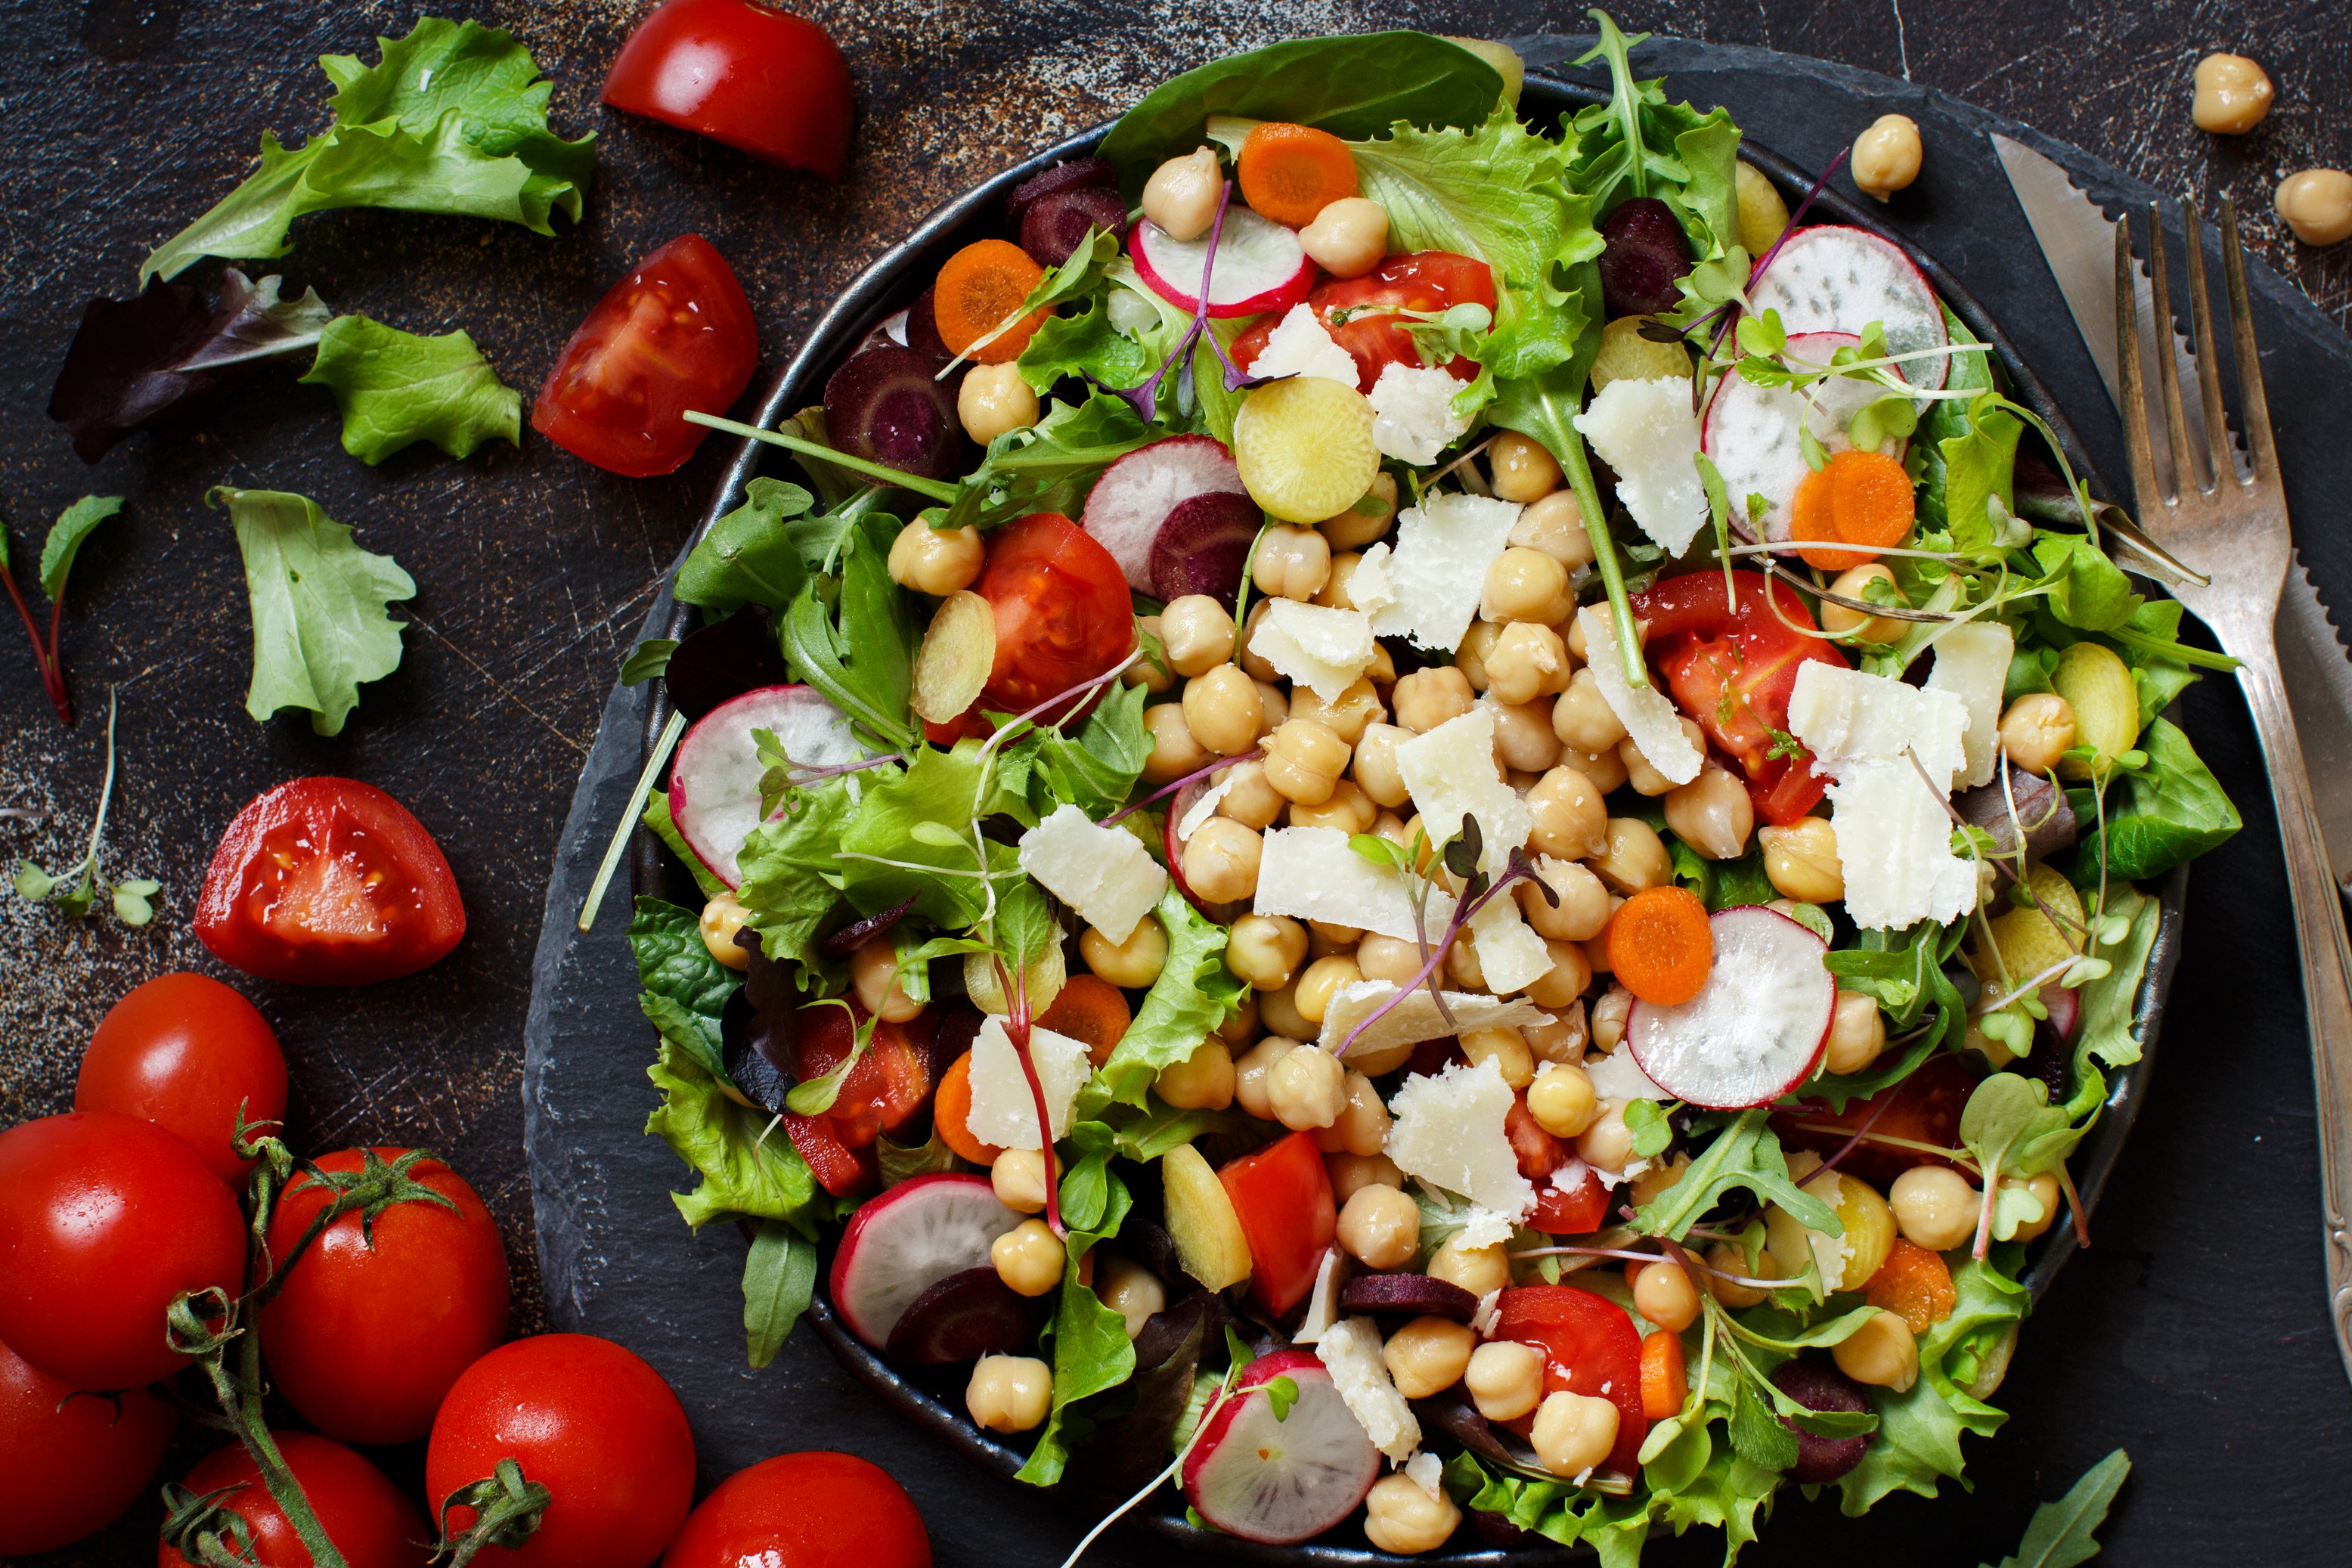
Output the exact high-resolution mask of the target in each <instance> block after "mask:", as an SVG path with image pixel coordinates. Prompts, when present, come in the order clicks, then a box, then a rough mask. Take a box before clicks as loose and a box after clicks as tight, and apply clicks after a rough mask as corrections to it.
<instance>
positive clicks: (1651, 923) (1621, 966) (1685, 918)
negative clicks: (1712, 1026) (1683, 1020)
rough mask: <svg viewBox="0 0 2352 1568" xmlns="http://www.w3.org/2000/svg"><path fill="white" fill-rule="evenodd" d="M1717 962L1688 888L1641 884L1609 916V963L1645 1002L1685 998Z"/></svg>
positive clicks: (1622, 982) (1712, 940) (1702, 906)
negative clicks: (1657, 886)
mask: <svg viewBox="0 0 2352 1568" xmlns="http://www.w3.org/2000/svg"><path fill="white" fill-rule="evenodd" d="M1714 966H1715V933H1714V931H1711V930H1710V929H1709V928H1708V926H1707V923H1706V905H1705V904H1702V903H1700V902H1699V901H1698V896H1697V895H1696V893H1693V892H1692V891H1691V890H1690V889H1687V888H1644V889H1642V891H1640V892H1638V893H1636V894H1634V895H1633V897H1632V898H1630V899H1628V900H1625V901H1624V902H1623V903H1622V904H1620V905H1618V906H1617V912H1616V913H1615V914H1613V915H1612V916H1610V917H1609V967H1610V970H1611V972H1612V973H1614V974H1615V975H1616V976H1617V984H1620V985H1622V986H1623V987H1624V988H1625V989H1626V990H1628V991H1631V992H1632V993H1633V994H1634V995H1636V996H1638V997H1640V998H1641V999H1642V1000H1643V1001H1644V1002H1655V1003H1657V1004H1659V1005H1661V1006H1672V1005H1675V1003H1678V1002H1687V1001H1689V1000H1690V999H1691V998H1692V997H1694V996H1696V995H1697V994H1698V993H1699V987H1700V986H1702V985H1705V984H1706V973H1707V971H1708V970H1709V969H1711V968H1713V967H1714Z"/></svg>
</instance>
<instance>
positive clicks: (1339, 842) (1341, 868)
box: [1253, 827, 1454, 942]
mask: <svg viewBox="0 0 2352 1568" xmlns="http://www.w3.org/2000/svg"><path fill="white" fill-rule="evenodd" d="M1253 907H1254V908H1255V910H1256V911H1257V912H1258V913H1259V914H1262V915H1288V916H1290V917H1291V918H1292V919H1294V920H1302V921H1328V923H1330V924H1332V925H1342V926H1354V927H1356V928H1358V929H1359V930H1360V931H1374V932H1377V933H1378V934H1380V935H1381V936H1392V937H1395V938H1397V939H1398V940H1400V941H1402V942H1411V941H1412V940H1413V936H1414V933H1415V932H1416V931H1417V930H1418V929H1419V928H1418V927H1417V926H1416V925H1415V924H1414V922H1413V918H1412V900H1410V899H1409V898H1407V897H1406V896H1405V888H1404V878H1403V876H1402V874H1401V873H1400V872H1399V871H1398V870H1397V868H1395V867H1393V866H1386V865H1378V864H1375V863H1374V862H1372V861H1370V860H1367V859H1365V858H1363V857H1362V856H1361V855H1359V854H1357V853H1356V852H1355V850H1353V849H1352V848H1349V846H1348V836H1347V835H1346V834H1345V833H1342V832H1340V831H1339V829H1338V828H1336V827H1276V828H1274V829H1272V830H1271V831H1269V832H1268V833H1267V834H1266V836H1265V840H1264V847H1263V848H1262V849H1261V850H1260V852H1259V855H1258V863H1257V897H1256V900H1255V903H1254V905H1253ZM1453 918H1454V900H1452V899H1450V898H1448V897H1446V895H1445V894H1444V892H1443V891H1433V892H1432V893H1431V894H1430V898H1429V921H1430V927H1431V931H1433V932H1435V931H1443V930H1444V928H1445V922H1446V921H1450V920H1452V919H1453Z"/></svg>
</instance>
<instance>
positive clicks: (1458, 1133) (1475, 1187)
mask: <svg viewBox="0 0 2352 1568" xmlns="http://www.w3.org/2000/svg"><path fill="white" fill-rule="evenodd" d="M1515 1103H1517V1101H1516V1099H1515V1097H1514V1096H1513V1095H1512V1093H1511V1086H1510V1085H1509V1084H1507V1083H1505V1082H1504V1081H1503V1069H1502V1068H1501V1067H1500V1066H1499V1065H1497V1064H1496V1062H1495V1061H1494V1060H1492V1059H1491V1058H1489V1059H1488V1060H1486V1061H1482V1062H1476V1063H1466V1064H1465V1063H1462V1062H1456V1063H1454V1065H1453V1066H1451V1067H1449V1068H1446V1069H1445V1070H1444V1072H1440V1073H1416V1074H1413V1075H1412V1076H1410V1077H1408V1078H1407V1079H1406V1080H1405V1086H1404V1087H1403V1088H1402V1089H1399V1090H1397V1096H1396V1098H1395V1099H1394V1100H1391V1101H1389V1111H1390V1113H1391V1115H1392V1116H1394V1117H1395V1118H1396V1120H1395V1121H1393V1122H1391V1124H1390V1127H1389V1138H1388V1147H1387V1153H1388V1157H1389V1158H1390V1159H1391V1160H1393V1161H1395V1162H1396V1166H1397V1169H1398V1170H1400V1171H1402V1172H1403V1173H1405V1174H1406V1175H1408V1176H1412V1177H1415V1178H1417V1179H1418V1180H1420V1181H1423V1182H1426V1183H1429V1184H1432V1185H1433V1186H1439V1187H1443V1188H1444V1189H1445V1190H1446V1191H1447V1192H1449V1193H1459V1194H1461V1195H1462V1196H1464V1197H1465V1198H1468V1199H1469V1200H1470V1201H1471V1202H1472V1203H1474V1204H1476V1205H1478V1206H1479V1207H1480V1208H1484V1209H1492V1210H1493V1211H1494V1212H1495V1213H1496V1214H1498V1215H1505V1216H1507V1217H1508V1218H1510V1219H1514V1220H1517V1219H1519V1218H1522V1217H1524V1216H1525V1215H1526V1214H1527V1213H1528V1210H1529V1209H1531V1208H1533V1207H1534V1206H1535V1201H1536V1190H1535V1188H1534V1187H1533V1186H1531V1185H1530V1184H1528V1179H1527V1178H1526V1177H1525V1176H1523V1175H1521V1174H1519V1158H1518V1156H1517V1154H1516V1153H1514V1152H1512V1150H1511V1140H1510V1136H1509V1134H1508V1133H1507V1132H1506V1131H1504V1122H1505V1120H1506V1119H1507V1118H1508V1117H1509V1115H1510V1113H1511V1107H1512V1106H1513V1105H1514V1104H1515Z"/></svg>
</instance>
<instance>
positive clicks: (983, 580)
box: [971, 511, 1135, 717]
mask: <svg viewBox="0 0 2352 1568" xmlns="http://www.w3.org/2000/svg"><path fill="white" fill-rule="evenodd" d="M971 586H972V592H973V593H975V594H978V595H980V596H981V597H982V598H983V599H986V600H987V601H988V602H989V604H990V605H991V606H992V607H993V608H994V610H995V611H996V662H995V664H994V665H993V666H992V668H990V670H989V676H988V685H987V687H986V689H983V690H982V692H981V695H980V701H979V703H978V704H977V706H979V707H980V708H983V709H989V710H1002V711H1004V712H1008V713H1023V712H1026V711H1028V710H1030V709H1032V708H1034V707H1036V706H1037V704H1039V703H1040V702H1043V701H1045V700H1046V699H1047V698H1050V697H1054V696H1056V695H1058V694H1059V693H1061V692H1064V691H1066V690H1068V689H1070V688H1072V687H1074V686H1079V685H1083V684H1084V683H1085V682H1086V681H1087V679H1088V678H1089V677H1092V676H1097V675H1100V674H1102V673H1103V671H1105V670H1107V669H1108V668H1110V667H1111V666H1113V665H1115V664H1117V663H1118V661H1119V660H1120V659H1121V658H1125V657H1126V656H1127V655H1128V654H1129V653H1130V652H1132V651H1133V650H1134V647H1135V604H1134V601H1133V600H1131V599H1130V598H1129V597H1128V592H1127V576H1126V574H1124V573H1122V572H1121V571H1120V570H1119V567H1118V561H1117V560H1115V559H1113V557H1112V555H1111V552H1109V551H1108V550H1106V549H1104V548H1103V546H1102V544H1101V542H1099V541H1097V539H1096V538H1095V537H1094V535H1092V534H1090V533H1088V532H1087V531H1086V530H1084V529H1082V528H1080V527H1079V526H1078V525H1077V524H1076V523H1075V522H1072V521H1070V520H1069V519H1068V518H1066V517H1064V516H1063V515H1062V514H1061V513H1060V512H1057V511H1034V512H1031V513H1030V514H1029V515H1028V516H1027V517H1024V518H1023V519H1021V521H1018V522H1013V523H1009V524H1007V525H1006V526H1004V527H1003V528H1001V529H999V530H997V531H995V532H994V533H992V534H990V535H989V536H988V557H987V563H986V564H985V565H983V566H982V568H981V574H980V580H979V581H978V582H976V583H974V584H972V585H971ZM1049 717H1058V715H1052V716H1049Z"/></svg>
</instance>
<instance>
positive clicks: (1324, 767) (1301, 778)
mask: <svg viewBox="0 0 2352 1568" xmlns="http://www.w3.org/2000/svg"><path fill="white" fill-rule="evenodd" d="M1399 685H1400V686H1402V682H1400V683H1399ZM1348 755H1349V752H1348V742H1345V741H1343V740H1341V739H1340V738H1339V734H1338V733H1337V732H1336V731H1333V730H1332V728H1331V727H1330V726H1329V725H1328V724H1320V723H1318V722H1316V721H1314V720H1312V719H1292V720H1288V721H1285V722H1284V724H1283V726H1282V727H1281V728H1280V729H1278V730H1276V731H1275V732H1274V738H1273V739H1272V740H1270V741H1269V742H1266V748H1265V780H1266V783H1268V784H1272V785H1273V786H1274V788H1275V790H1276V793H1277V794H1279V795H1281V796H1282V797H1283V798H1284V799H1285V800H1287V801H1290V802H1292V803H1294V804H1296V805H1322V804H1323V803H1324V802H1325V801H1327V800H1329V799H1330V798H1331V792H1332V791H1333V790H1335V789H1337V788H1338V787H1339V774H1340V773H1341V772H1342V771H1343V770H1345V769H1346V767H1347V765H1348ZM1147 776H1148V775H1147ZM1189 879H1190V875H1189V873H1188V874H1187V880H1189ZM1206 896H1207V895H1206V894H1203V895H1202V897H1204V898H1205V897H1206Z"/></svg>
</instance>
